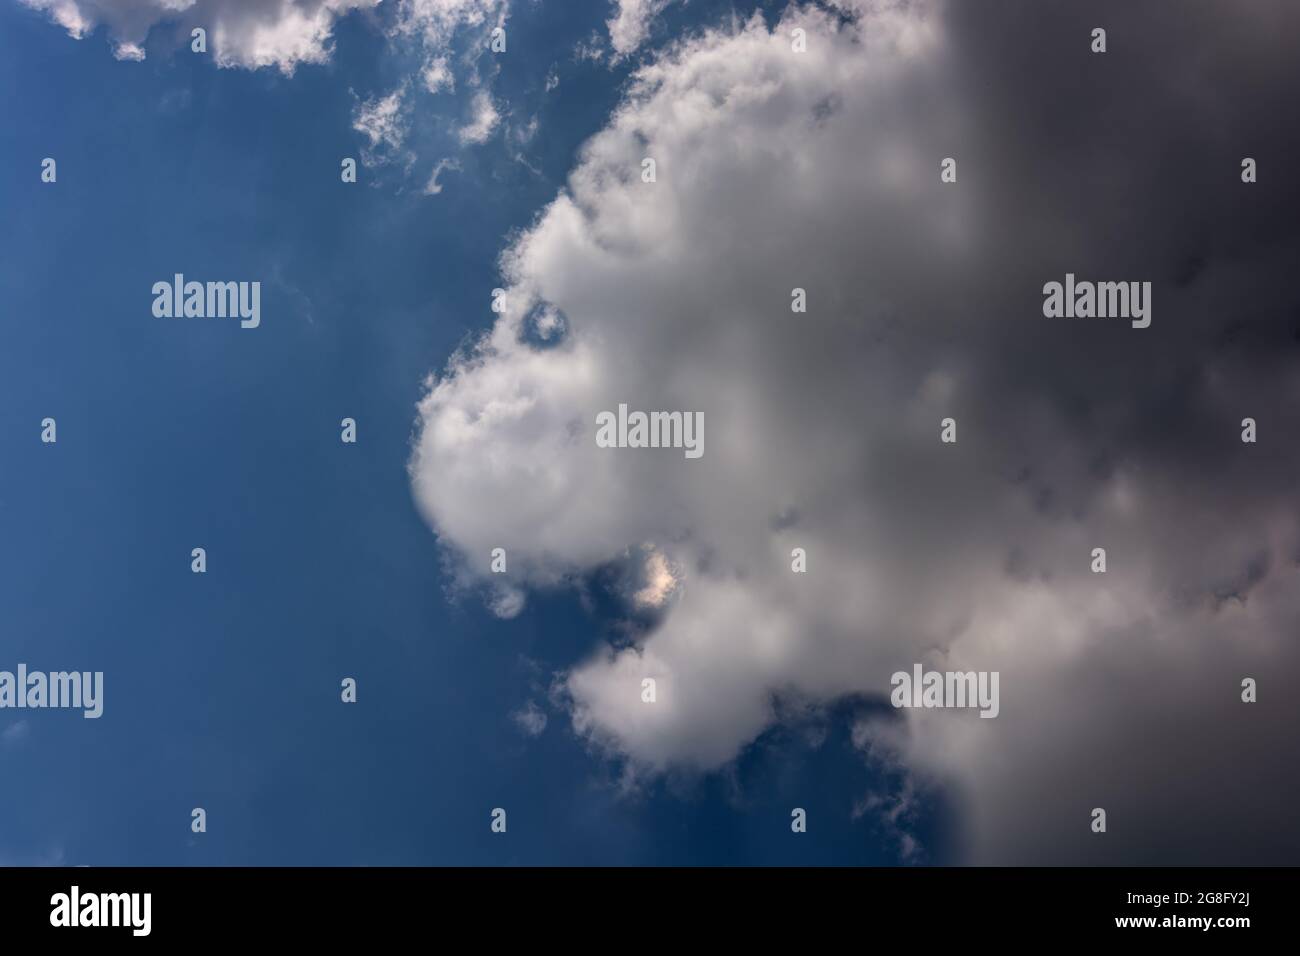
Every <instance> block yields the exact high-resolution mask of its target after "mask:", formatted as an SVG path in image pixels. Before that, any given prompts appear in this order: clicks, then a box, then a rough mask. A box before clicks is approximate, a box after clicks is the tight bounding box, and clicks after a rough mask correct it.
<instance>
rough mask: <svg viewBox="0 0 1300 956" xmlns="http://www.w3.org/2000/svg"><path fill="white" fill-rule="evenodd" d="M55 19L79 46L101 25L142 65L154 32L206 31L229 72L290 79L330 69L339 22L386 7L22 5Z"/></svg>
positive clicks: (185, 0) (48, 0)
mask: <svg viewBox="0 0 1300 956" xmlns="http://www.w3.org/2000/svg"><path fill="white" fill-rule="evenodd" d="M20 2H21V3H23V4H25V5H27V6H29V7H32V8H33V9H36V10H41V11H44V12H45V13H47V14H49V16H50V17H51V19H53V20H54V22H55V23H57V24H59V26H61V27H63V28H64V29H65V30H67V31H68V34H69V35H70V36H72V37H75V38H77V39H81V38H82V37H85V36H87V35H88V34H90V33H92V32H94V30H95V29H96V28H97V27H99V26H101V25H103V26H105V27H107V29H108V36H109V40H110V42H111V43H112V44H113V48H114V55H115V56H117V57H118V58H119V59H125V60H143V59H144V57H145V51H144V41H145V38H146V37H147V36H148V35H149V32H150V30H152V29H153V28H154V27H157V26H161V25H171V26H174V27H176V28H177V29H178V33H179V34H180V35H183V37H184V42H186V43H188V42H189V31H190V30H191V29H193V28H194V27H203V28H204V29H205V30H207V33H208V43H209V47H208V48H209V50H210V51H211V53H212V56H213V59H214V60H215V61H216V63H217V64H218V65H219V66H223V67H246V68H249V69H256V68H258V67H264V66H270V67H275V68H277V69H279V70H280V71H281V72H283V73H285V74H292V73H293V72H294V70H295V69H297V67H298V66H300V65H302V64H304V63H324V62H326V61H327V60H328V59H329V57H330V53H331V41H332V35H333V31H334V24H335V22H336V21H337V20H338V19H339V18H340V17H342V16H346V15H347V14H348V13H349V12H351V11H353V10H357V9H367V8H371V7H375V6H377V5H378V4H379V2H380V0H20Z"/></svg>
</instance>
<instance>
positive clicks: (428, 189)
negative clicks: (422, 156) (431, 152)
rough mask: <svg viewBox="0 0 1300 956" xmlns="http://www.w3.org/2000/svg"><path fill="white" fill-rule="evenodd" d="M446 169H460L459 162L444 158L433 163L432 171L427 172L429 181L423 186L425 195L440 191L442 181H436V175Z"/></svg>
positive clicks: (434, 194)
mask: <svg viewBox="0 0 1300 956" xmlns="http://www.w3.org/2000/svg"><path fill="white" fill-rule="evenodd" d="M448 169H460V163H459V162H457V161H456V160H454V159H446V158H444V159H440V160H438V162H437V163H435V164H434V167H433V172H432V173H430V174H429V181H428V182H427V183H425V186H424V194H425V195H426V196H436V195H438V194H439V193H441V192H442V183H440V182H438V177H439V176H441V175H442V174H443V173H444V172H445V171H447V170H448Z"/></svg>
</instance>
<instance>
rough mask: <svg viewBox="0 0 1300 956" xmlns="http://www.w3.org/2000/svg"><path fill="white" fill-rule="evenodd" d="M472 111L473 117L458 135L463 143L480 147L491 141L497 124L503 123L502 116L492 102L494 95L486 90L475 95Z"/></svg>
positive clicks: (472, 101)
mask: <svg viewBox="0 0 1300 956" xmlns="http://www.w3.org/2000/svg"><path fill="white" fill-rule="evenodd" d="M470 110H471V112H472V113H473V116H472V118H471V119H470V121H469V122H468V123H466V124H465V125H464V126H462V127H461V128H460V131H459V133H458V135H459V137H460V141H461V143H464V144H473V145H475V146H478V145H481V144H483V143H486V142H487V141H488V140H489V139H491V137H492V133H493V132H494V131H495V130H496V128H497V124H498V123H500V122H501V114H500V113H499V112H497V107H496V104H495V103H494V102H492V94H491V93H488V92H487V91H486V90H477V91H476V92H475V93H474V97H473V99H472V100H471V102H470Z"/></svg>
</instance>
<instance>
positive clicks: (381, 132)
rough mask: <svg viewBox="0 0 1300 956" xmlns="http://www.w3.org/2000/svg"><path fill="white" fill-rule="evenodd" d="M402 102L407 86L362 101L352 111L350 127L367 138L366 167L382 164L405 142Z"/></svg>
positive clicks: (405, 124) (406, 119)
mask: <svg viewBox="0 0 1300 956" xmlns="http://www.w3.org/2000/svg"><path fill="white" fill-rule="evenodd" d="M405 99H406V87H405V86H400V87H398V88H397V89H395V90H393V92H391V93H389V94H388V95H387V96H377V97H374V98H373V99H369V100H364V101H362V102H360V103H358V104H357V105H356V107H355V108H354V109H353V111H352V128H353V129H354V130H356V131H357V132H358V133H362V134H364V135H365V137H366V141H367V147H366V150H365V160H366V162H367V163H368V164H374V163H378V162H383V161H384V159H385V158H386V157H387V156H389V155H391V154H392V153H394V152H396V151H397V150H399V149H401V147H402V144H403V143H404V142H405V141H406V136H407V134H408V133H409V132H410V123H409V120H408V118H407V110H406V106H405ZM435 175H436V174H435Z"/></svg>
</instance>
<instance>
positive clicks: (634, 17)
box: [606, 0, 670, 57]
mask: <svg viewBox="0 0 1300 956" xmlns="http://www.w3.org/2000/svg"><path fill="white" fill-rule="evenodd" d="M669 2H670V0H618V10H617V11H616V12H615V14H614V16H613V18H612V19H611V20H609V22H608V23H607V24H606V26H608V27H609V42H610V45H611V46H613V48H614V53H615V56H616V57H623V56H627V55H628V54H630V53H633V52H635V51H636V49H637V47H639V46H640V45H641V44H642V43H644V42H645V40H646V37H648V36H649V35H650V21H651V20H653V19H654V18H655V17H656V16H658V15H659V13H660V12H662V10H663V9H664V7H666V6H668V4H669Z"/></svg>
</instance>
